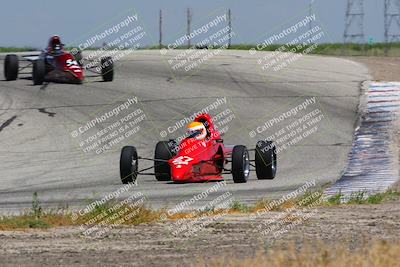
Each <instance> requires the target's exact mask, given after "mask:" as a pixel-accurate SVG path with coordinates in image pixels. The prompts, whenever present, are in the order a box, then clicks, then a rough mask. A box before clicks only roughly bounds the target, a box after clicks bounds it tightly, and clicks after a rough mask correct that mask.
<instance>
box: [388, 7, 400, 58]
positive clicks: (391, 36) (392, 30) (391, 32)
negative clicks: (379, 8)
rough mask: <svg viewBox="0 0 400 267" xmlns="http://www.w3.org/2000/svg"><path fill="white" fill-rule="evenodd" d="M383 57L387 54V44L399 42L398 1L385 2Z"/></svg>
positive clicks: (399, 16)
mask: <svg viewBox="0 0 400 267" xmlns="http://www.w3.org/2000/svg"><path fill="white" fill-rule="evenodd" d="M384 12H385V23H384V24H385V43H386V47H385V55H386V56H387V55H388V52H389V43H391V42H396V41H397V42H398V41H400V0H385V8H384Z"/></svg>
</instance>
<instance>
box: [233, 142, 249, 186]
mask: <svg viewBox="0 0 400 267" xmlns="http://www.w3.org/2000/svg"><path fill="white" fill-rule="evenodd" d="M249 175H250V157H249V151H248V150H247V148H246V147H245V146H241V145H239V146H234V147H233V150H232V177H233V181H234V182H235V183H246V182H247V180H248V179H249Z"/></svg>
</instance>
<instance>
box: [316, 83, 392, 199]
mask: <svg viewBox="0 0 400 267" xmlns="http://www.w3.org/2000/svg"><path fill="white" fill-rule="evenodd" d="M363 88H365V92H364V94H363V95H362V99H361V104H360V115H361V116H360V121H359V126H358V127H357V128H356V130H355V133H354V139H353V144H352V149H351V151H350V153H349V156H348V165H347V167H346V169H345V171H344V173H343V175H342V177H341V178H340V179H339V180H337V181H336V183H335V184H334V185H332V186H331V187H330V188H328V189H327V190H326V191H325V192H324V196H325V197H329V196H332V195H336V194H339V193H340V194H342V195H343V199H344V200H345V199H348V198H349V197H350V196H351V195H352V194H355V193H358V192H364V193H365V195H364V196H368V195H371V194H374V193H378V192H384V191H386V190H387V189H388V188H389V187H390V186H391V185H392V184H394V183H395V182H396V181H397V180H398V179H399V161H398V157H399V156H398V143H397V141H398V140H396V139H397V137H396V133H397V131H398V126H399V121H398V117H399V116H398V115H399V114H400V82H368V83H366V84H364V86H363Z"/></svg>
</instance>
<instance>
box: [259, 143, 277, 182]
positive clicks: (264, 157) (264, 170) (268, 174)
mask: <svg viewBox="0 0 400 267" xmlns="http://www.w3.org/2000/svg"><path fill="white" fill-rule="evenodd" d="M255 163H256V173H257V178H258V179H259V180H263V179H270V180H272V179H274V178H275V175H276V170H277V156H276V147H275V144H274V143H273V142H272V141H258V142H257V144H256V156H255Z"/></svg>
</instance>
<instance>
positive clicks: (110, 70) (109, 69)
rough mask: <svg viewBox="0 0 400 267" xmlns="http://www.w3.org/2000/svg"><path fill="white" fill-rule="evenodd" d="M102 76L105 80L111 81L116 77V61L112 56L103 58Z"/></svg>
mask: <svg viewBox="0 0 400 267" xmlns="http://www.w3.org/2000/svg"><path fill="white" fill-rule="evenodd" d="M101 76H102V77H103V81H105V82H111V81H112V80H113V79H114V63H113V61H112V58H111V57H105V58H102V59H101Z"/></svg>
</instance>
